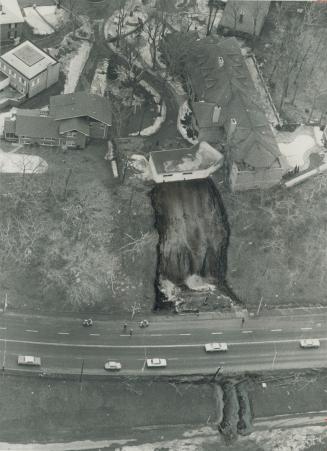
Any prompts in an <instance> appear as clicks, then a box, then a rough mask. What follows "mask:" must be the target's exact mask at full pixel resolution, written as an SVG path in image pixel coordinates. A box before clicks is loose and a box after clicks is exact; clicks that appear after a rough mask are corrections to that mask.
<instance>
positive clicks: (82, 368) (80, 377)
mask: <svg viewBox="0 0 327 451" xmlns="http://www.w3.org/2000/svg"><path fill="white" fill-rule="evenodd" d="M83 372H84V359H83V360H82V366H81V374H80V376H79V382H80V383H81V382H82V378H83Z"/></svg>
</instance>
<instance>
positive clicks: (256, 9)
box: [252, 0, 261, 39]
mask: <svg viewBox="0 0 327 451" xmlns="http://www.w3.org/2000/svg"><path fill="white" fill-rule="evenodd" d="M260 12H261V6H260V1H259V0H256V1H255V2H253V6H252V19H253V32H252V34H253V39H255V37H256V35H257V25H258V19H259V16H260Z"/></svg>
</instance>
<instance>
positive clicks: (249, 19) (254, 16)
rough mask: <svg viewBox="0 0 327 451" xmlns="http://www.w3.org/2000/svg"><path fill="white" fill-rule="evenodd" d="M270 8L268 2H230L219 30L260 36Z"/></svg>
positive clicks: (241, 0)
mask: <svg viewBox="0 0 327 451" xmlns="http://www.w3.org/2000/svg"><path fill="white" fill-rule="evenodd" d="M269 7H270V1H268V0H249V1H248V0H228V2H227V4H226V6H225V9H224V12H223V15H222V18H221V20H220V23H219V28H228V29H230V30H232V31H234V32H235V31H236V32H240V33H246V34H250V35H252V36H259V34H260V33H261V30H262V27H263V24H264V22H265V19H266V16H267V14H268V11H269Z"/></svg>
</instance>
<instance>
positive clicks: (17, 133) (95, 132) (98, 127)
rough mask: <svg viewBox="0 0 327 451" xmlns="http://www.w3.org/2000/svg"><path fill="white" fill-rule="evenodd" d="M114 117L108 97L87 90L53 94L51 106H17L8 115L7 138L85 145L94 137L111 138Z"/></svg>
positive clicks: (48, 143) (42, 142)
mask: <svg viewBox="0 0 327 451" xmlns="http://www.w3.org/2000/svg"><path fill="white" fill-rule="evenodd" d="M111 120H112V113H111V105H110V102H109V100H108V99H107V98H103V97H99V96H97V95H94V94H88V93H86V92H78V93H75V94H63V95H59V96H53V97H51V98H50V106H49V108H48V109H42V110H39V109H33V110H28V109H17V110H16V111H15V112H14V113H13V114H12V116H11V117H9V118H6V119H5V122H4V139H5V140H7V141H12V142H19V143H21V144H34V145H35V144H38V145H42V146H61V147H68V148H81V149H83V148H85V147H86V145H87V143H88V142H89V141H90V139H92V138H100V139H107V138H108V134H109V128H110V126H111Z"/></svg>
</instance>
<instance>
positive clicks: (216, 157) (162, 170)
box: [150, 141, 224, 174]
mask: <svg viewBox="0 0 327 451" xmlns="http://www.w3.org/2000/svg"><path fill="white" fill-rule="evenodd" d="M150 155H151V158H152V161H153V164H154V166H155V168H156V171H157V173H158V174H167V173H170V174H171V173H172V172H187V171H196V170H204V169H208V168H210V167H211V166H214V165H216V164H217V163H219V162H220V161H221V160H222V159H223V158H224V157H223V155H222V154H221V153H220V152H219V151H218V150H216V149H215V148H213V147H212V146H210V144H208V143H207V142H205V141H201V142H200V143H198V144H196V145H195V146H193V147H191V148H183V149H173V150H158V151H155V152H151V153H150Z"/></svg>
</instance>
